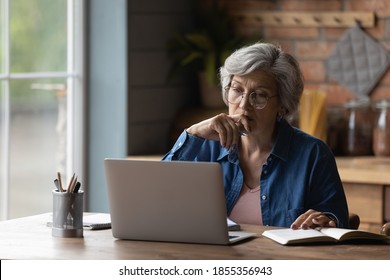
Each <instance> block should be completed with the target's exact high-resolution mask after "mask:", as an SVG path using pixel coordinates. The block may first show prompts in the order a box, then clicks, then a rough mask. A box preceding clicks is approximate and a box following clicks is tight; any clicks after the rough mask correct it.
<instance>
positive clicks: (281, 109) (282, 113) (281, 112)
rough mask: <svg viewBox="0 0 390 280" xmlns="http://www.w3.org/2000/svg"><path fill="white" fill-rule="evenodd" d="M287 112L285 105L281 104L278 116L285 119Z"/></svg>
mask: <svg viewBox="0 0 390 280" xmlns="http://www.w3.org/2000/svg"><path fill="white" fill-rule="evenodd" d="M286 113H287V110H286V108H284V106H280V108H279V111H278V115H277V117H278V118H280V119H283V118H284V116H285V115H286Z"/></svg>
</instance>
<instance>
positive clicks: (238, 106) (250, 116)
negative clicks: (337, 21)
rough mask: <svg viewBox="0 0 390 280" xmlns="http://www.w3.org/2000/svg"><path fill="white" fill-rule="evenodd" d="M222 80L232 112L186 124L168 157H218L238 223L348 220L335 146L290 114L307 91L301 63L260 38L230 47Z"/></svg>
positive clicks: (336, 223) (333, 223) (300, 224)
mask: <svg viewBox="0 0 390 280" xmlns="http://www.w3.org/2000/svg"><path fill="white" fill-rule="evenodd" d="M220 79H221V84H222V92H223V99H224V101H225V103H226V104H227V105H228V107H229V112H228V114H219V115H217V116H215V117H212V118H210V119H207V120H204V121H202V122H199V123H196V124H193V125H192V126H190V127H189V128H187V129H186V130H185V131H184V132H183V133H182V134H181V135H180V137H179V139H178V140H177V142H176V144H175V145H174V146H173V148H172V150H171V151H170V152H169V153H167V154H166V155H165V157H164V158H163V160H181V161H208V162H218V163H220V165H221V167H222V171H223V176H224V186H225V197H226V207H227V215H228V216H229V217H230V218H231V219H232V220H233V221H235V222H237V223H246V224H257V225H270V226H282V227H291V228H292V229H298V228H303V229H306V228H313V227H318V226H320V227H348V206H347V202H346V198H345V194H344V190H343V186H342V183H341V180H340V177H339V174H338V170H337V166H336V162H335V159H334V156H333V154H332V152H331V151H330V149H329V148H328V146H327V145H326V144H325V143H324V142H323V141H321V140H320V139H317V138H315V137H313V136H310V135H309V134H306V133H304V132H303V131H301V130H299V129H297V128H295V127H292V126H291V125H290V124H289V122H288V121H287V120H286V119H288V117H289V116H291V115H292V114H293V113H294V112H295V111H296V110H297V108H298V105H299V100H300V97H301V94H302V91H303V78H302V73H301V70H300V68H299V65H298V62H297V61H296V60H295V59H294V58H293V57H292V56H291V55H289V54H287V53H285V52H283V51H282V50H281V49H280V48H279V47H277V46H275V45H273V44H269V43H256V44H254V45H251V46H248V47H244V48H241V49H239V50H237V51H235V52H234V53H233V54H231V55H230V57H228V58H227V59H226V61H225V64H224V66H223V67H221V69H220ZM200 207H201V206H200Z"/></svg>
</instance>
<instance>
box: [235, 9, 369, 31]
mask: <svg viewBox="0 0 390 280" xmlns="http://www.w3.org/2000/svg"><path fill="white" fill-rule="evenodd" d="M230 14H231V16H232V17H233V18H234V19H235V20H236V21H238V22H239V23H241V24H243V23H248V24H252V25H261V26H284V27H351V26H354V25H356V24H357V23H358V24H359V25H360V26H361V27H374V26H375V16H374V13H373V12H257V11H237V12H231V13H230Z"/></svg>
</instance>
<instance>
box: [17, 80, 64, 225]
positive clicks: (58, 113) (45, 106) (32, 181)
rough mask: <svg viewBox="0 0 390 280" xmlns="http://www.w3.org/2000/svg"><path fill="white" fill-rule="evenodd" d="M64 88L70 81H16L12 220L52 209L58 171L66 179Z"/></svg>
mask: <svg viewBox="0 0 390 280" xmlns="http://www.w3.org/2000/svg"><path fill="white" fill-rule="evenodd" d="M64 85H65V80H64V79H62V80H59V79H57V80H53V79H52V80H44V79H40V80H14V81H11V84H10V92H11V98H10V103H11V104H10V105H11V117H10V182H9V183H10V189H9V195H10V200H9V201H10V207H9V218H14V217H20V216H27V215H32V214H38V213H43V212H50V211H51V210H52V195H51V191H52V190H53V189H54V184H53V181H54V179H55V178H56V174H57V171H60V172H62V174H63V176H64V178H65V174H64V170H65V165H66V162H65V152H66V91H65V90H64V88H63V87H64Z"/></svg>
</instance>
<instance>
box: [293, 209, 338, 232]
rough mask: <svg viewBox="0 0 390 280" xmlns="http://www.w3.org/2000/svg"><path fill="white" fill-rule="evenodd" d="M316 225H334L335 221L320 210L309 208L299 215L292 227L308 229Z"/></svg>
mask: <svg viewBox="0 0 390 280" xmlns="http://www.w3.org/2000/svg"><path fill="white" fill-rule="evenodd" d="M316 227H336V222H335V221H333V220H332V219H331V218H329V217H328V216H326V215H325V214H324V213H322V212H318V211H316V210H313V209H310V210H308V211H306V212H305V213H303V214H302V215H300V216H299V217H298V218H297V219H296V220H295V221H294V222H293V223H292V224H291V228H292V229H308V228H316Z"/></svg>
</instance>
